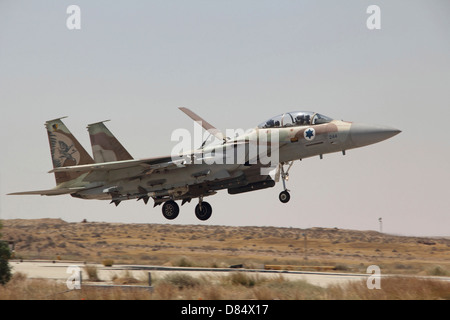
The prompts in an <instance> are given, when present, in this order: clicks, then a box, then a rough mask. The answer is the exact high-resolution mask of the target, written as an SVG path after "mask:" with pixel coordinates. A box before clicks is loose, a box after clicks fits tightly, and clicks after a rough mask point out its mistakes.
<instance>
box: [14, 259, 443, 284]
mask: <svg viewBox="0 0 450 320" xmlns="http://www.w3.org/2000/svg"><path fill="white" fill-rule="evenodd" d="M10 266H11V267H12V271H13V273H16V272H20V273H23V274H26V275H27V277H28V278H37V279H53V280H59V281H66V280H67V279H68V278H69V277H70V276H71V275H72V272H73V267H79V268H80V270H81V272H82V279H83V282H84V281H88V276H87V273H86V271H85V269H84V267H85V264H84V263H83V262H80V261H54V262H53V261H44V260H41V261H19V260H13V261H10ZM95 266H96V267H97V274H98V277H99V279H100V280H102V283H108V282H111V280H112V279H113V277H114V276H116V277H121V276H124V275H125V274H128V275H130V276H133V277H134V278H136V279H140V280H142V279H148V277H149V274H150V277H151V279H152V280H153V281H154V280H156V279H162V278H164V277H165V276H166V275H168V274H171V273H174V272H176V273H189V275H191V276H194V277H200V276H204V277H211V278H214V277H220V276H226V275H229V274H230V273H231V272H247V273H251V274H257V275H258V276H260V277H271V278H276V277H279V276H282V277H283V279H285V280H290V281H295V280H304V281H307V282H308V283H310V284H313V285H316V286H320V287H323V288H326V287H329V286H331V285H341V284H345V283H348V282H350V281H361V280H367V279H368V277H369V276H370V275H371V274H357V273H337V272H308V271H279V270H252V269H232V268H181V267H164V266H147V265H114V266H113V267H105V266H103V265H101V264H99V265H95ZM71 267H72V268H71ZM386 276H389V275H381V277H386ZM433 278H434V279H441V280H444V281H450V277H433Z"/></svg>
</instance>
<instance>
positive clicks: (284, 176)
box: [278, 161, 294, 203]
mask: <svg viewBox="0 0 450 320" xmlns="http://www.w3.org/2000/svg"><path fill="white" fill-rule="evenodd" d="M293 163H294V161H291V162H290V163H289V167H288V168H287V170H286V172H285V171H284V162H282V163H280V171H281V180H282V181H283V189H284V191H281V192H280V195H279V196H278V199H280V201H281V202H283V203H287V202H289V200H290V199H291V195H290V194H289V190H288V189H287V188H286V181H287V180H289V170H290V169H291V167H292V164H293Z"/></svg>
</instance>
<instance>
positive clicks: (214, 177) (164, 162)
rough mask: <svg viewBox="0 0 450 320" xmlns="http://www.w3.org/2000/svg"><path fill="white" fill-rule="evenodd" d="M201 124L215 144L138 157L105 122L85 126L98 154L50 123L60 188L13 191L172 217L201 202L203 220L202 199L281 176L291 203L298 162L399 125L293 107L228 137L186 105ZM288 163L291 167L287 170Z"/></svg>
mask: <svg viewBox="0 0 450 320" xmlns="http://www.w3.org/2000/svg"><path fill="white" fill-rule="evenodd" d="M180 110H181V111H183V112H184V113H185V114H186V115H188V116H189V117H190V118H191V119H193V120H194V121H195V122H197V123H199V124H200V125H201V126H202V127H203V128H204V129H205V130H206V132H208V133H209V134H210V135H212V136H213V137H215V138H216V143H209V144H206V143H205V142H206V141H205V142H203V143H202V144H201V145H200V146H198V147H197V148H195V147H194V148H192V149H188V150H184V149H185V148H180V150H178V151H175V152H172V154H171V155H167V156H162V157H156V158H146V159H134V158H133V157H132V156H131V155H130V154H129V153H128V151H127V150H126V149H125V148H124V147H123V146H122V144H121V143H120V142H119V141H118V140H117V139H116V138H115V137H114V135H113V134H112V133H111V132H110V131H109V130H108V128H107V127H106V126H105V124H104V121H103V122H99V123H95V124H90V125H88V131H89V134H90V139H91V145H92V151H93V158H92V157H91V156H90V155H89V154H88V153H87V152H86V150H85V149H84V148H83V147H82V145H81V144H80V143H79V142H78V140H77V139H76V138H75V137H74V136H73V135H72V133H71V132H70V131H69V129H68V128H67V127H66V125H65V124H64V123H63V122H62V119H63V118H59V119H54V120H49V121H47V122H46V123H45V127H46V129H47V134H48V139H49V144H50V151H51V158H52V162H53V170H51V171H49V173H53V174H54V175H55V179H56V187H55V188H53V189H50V190H37V191H27V192H16V193H10V195H46V196H54V195H64V194H70V195H71V196H72V197H75V198H80V199H98V200H109V201H110V203H113V204H115V205H116V206H118V205H119V204H120V203H121V202H122V201H124V200H130V199H137V200H142V201H143V202H144V203H145V204H147V203H148V201H149V199H150V198H152V199H153V201H154V207H155V206H157V205H161V204H162V214H163V216H164V217H165V218H167V219H170V220H172V219H175V218H176V217H177V216H178V214H179V212H180V208H179V205H178V204H177V202H176V201H181V205H183V204H185V203H186V202H190V201H191V200H192V199H198V204H197V205H196V207H195V215H196V217H197V218H198V219H200V220H202V221H205V220H207V219H209V218H210V217H211V214H212V207H211V205H210V204H209V203H208V202H206V201H204V198H205V197H208V196H211V195H214V194H216V193H217V192H218V191H219V190H223V189H227V190H228V193H229V194H231V195H234V194H240V193H244V192H250V191H256V190H261V189H266V188H271V187H274V186H275V183H276V182H279V180H280V178H281V181H282V184H283V190H282V191H281V192H280V194H279V200H280V201H281V202H282V203H287V202H288V201H289V200H290V193H289V190H288V189H287V187H286V181H287V180H288V177H289V170H290V168H291V167H292V165H293V163H294V161H296V160H301V159H304V158H309V157H314V156H319V157H320V158H322V156H323V155H324V154H328V153H333V152H342V154H344V155H345V152H346V150H349V149H354V148H360V147H363V146H367V145H370V144H374V143H377V142H380V141H383V140H386V139H389V138H391V137H393V136H395V135H397V134H398V133H400V132H401V131H400V130H397V129H394V128H389V127H385V126H375V125H367V124H360V123H352V122H348V121H341V120H335V119H331V118H329V117H327V116H324V115H322V114H320V113H317V112H310V111H294V112H286V113H282V114H280V115H277V116H275V117H272V118H270V119H268V120H266V121H264V122H262V123H261V124H259V125H258V126H257V127H256V128H253V129H251V130H249V131H247V132H245V133H243V134H241V135H238V136H235V137H233V138H229V137H227V136H226V135H225V134H224V133H223V132H221V131H220V130H218V129H217V128H215V127H214V126H213V125H211V124H210V123H209V122H207V121H205V120H204V119H203V118H201V117H200V116H198V115H197V114H196V113H194V112H193V111H191V110H189V109H188V108H180ZM285 167H286V168H285Z"/></svg>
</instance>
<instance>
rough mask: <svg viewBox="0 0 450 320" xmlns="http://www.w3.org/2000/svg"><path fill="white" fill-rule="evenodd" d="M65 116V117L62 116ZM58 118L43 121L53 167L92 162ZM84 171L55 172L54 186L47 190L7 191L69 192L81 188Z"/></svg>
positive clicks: (44, 193)
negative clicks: (81, 177)
mask: <svg viewBox="0 0 450 320" xmlns="http://www.w3.org/2000/svg"><path fill="white" fill-rule="evenodd" d="M64 118H65V117H64ZM64 118H58V119H55V120H49V121H47V122H46V123H45V127H46V128H47V134H48V142H49V144H50V153H51V156H52V162H53V168H54V169H56V168H61V167H67V166H75V165H83V164H93V163H94V160H93V159H92V157H91V156H90V155H89V154H88V153H87V152H86V150H84V148H83V146H82V145H81V144H80V143H79V142H78V140H77V139H76V138H75V137H74V136H73V135H72V133H71V132H70V131H69V129H67V127H66V125H65V124H64V123H63V122H62V121H61V119H64ZM83 174H85V173H84V172H73V171H68V172H55V179H56V187H55V188H53V189H48V190H34V191H24V192H15V193H9V195H41V196H56V195H61V194H70V193H74V192H77V191H79V190H83V189H84V188H85V187H84V186H83V182H82V181H79V180H82V179H78V180H77V178H79V177H80V176H81V175H83Z"/></svg>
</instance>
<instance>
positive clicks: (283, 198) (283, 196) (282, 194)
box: [278, 191, 291, 203]
mask: <svg viewBox="0 0 450 320" xmlns="http://www.w3.org/2000/svg"><path fill="white" fill-rule="evenodd" d="M278 198H279V199H280V201H281V202H283V203H288V202H289V200H290V199H291V195H290V194H289V192H287V191H281V192H280V195H279V196H278Z"/></svg>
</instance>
